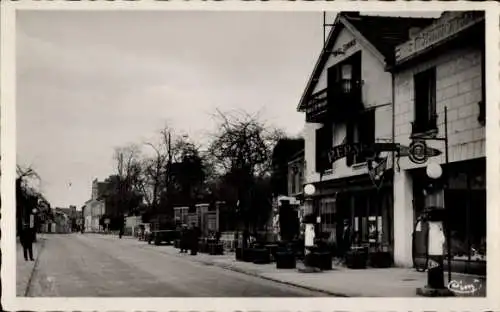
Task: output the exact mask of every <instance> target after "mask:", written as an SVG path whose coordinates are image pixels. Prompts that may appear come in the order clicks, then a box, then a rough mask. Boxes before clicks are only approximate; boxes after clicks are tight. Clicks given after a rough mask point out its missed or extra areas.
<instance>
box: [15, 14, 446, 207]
mask: <svg viewBox="0 0 500 312" xmlns="http://www.w3.org/2000/svg"><path fill="white" fill-rule="evenodd" d="M370 14H374V13H370ZM385 15H386V14H385ZM391 15H413V16H415V15H419V14H415V13H412V14H401V13H393V14H391ZM420 15H426V16H427V15H429V14H428V13H424V14H420ZM431 15H434V16H437V15H439V13H437V14H436V13H432V14H431ZM327 16H328V18H329V22H332V21H333V19H334V17H335V14H334V13H331V14H328V15H327ZM17 24H18V25H17V92H18V93H17V134H18V135H17V158H18V162H19V163H20V164H21V165H24V166H27V165H29V166H32V167H33V168H34V169H35V170H36V171H37V172H38V173H39V175H40V176H41V178H42V183H41V191H42V192H43V193H44V194H45V195H46V197H47V198H48V200H49V201H50V202H51V204H52V206H68V205H77V206H78V207H80V206H82V205H83V203H84V202H85V201H86V200H88V199H89V197H90V194H91V182H92V180H93V179H94V178H99V180H102V179H104V178H106V177H107V176H109V175H110V174H112V173H113V172H114V164H113V151H114V148H115V147H117V146H123V145H127V144H129V143H141V142H143V141H145V140H151V138H153V137H154V136H155V133H157V132H158V130H159V129H161V128H162V127H163V125H165V123H168V124H169V125H170V126H172V127H174V128H175V129H177V130H178V131H181V132H184V133H187V134H189V135H190V136H191V137H192V138H194V139H195V140H197V141H202V140H203V139H204V138H206V136H207V133H210V132H213V129H214V120H213V119H212V117H211V116H212V114H213V113H214V111H215V109H216V108H219V109H221V110H223V111H227V110H231V109H245V110H246V111H248V112H257V111H258V112H260V116H261V117H262V118H263V119H264V120H265V121H266V122H267V123H268V124H270V125H272V126H276V127H279V128H282V129H284V130H285V131H286V132H287V133H288V134H290V135H296V134H298V133H299V132H300V131H301V130H302V129H303V126H304V116H303V115H302V114H301V113H298V112H296V107H297V104H298V102H299V99H300V96H301V94H302V92H303V90H304V87H305V85H306V82H307V80H308V78H309V76H310V74H311V72H312V70H313V67H314V64H315V62H316V60H317V57H318V56H319V52H320V51H321V45H322V36H323V35H322V13H321V12H214V11H212V12H207V11H205V12H201V11H184V12H173V11H162V12H158V11H156V12H154V11H149V12H148V11H142V12H140V11H136V12H132V11H121V12H120V11H114V12H112V11H101V12H98V11H87V12H83V11H79V12H78V11H59V12H58V11H38V12H37V11H18V13H17Z"/></svg>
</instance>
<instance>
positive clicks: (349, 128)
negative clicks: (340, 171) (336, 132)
mask: <svg viewBox="0 0 500 312" xmlns="http://www.w3.org/2000/svg"><path fill="white" fill-rule="evenodd" d="M353 127H354V125H353V123H352V122H348V123H347V124H346V139H345V143H346V144H350V143H353V141H354V128H353ZM353 163H354V155H353V154H347V155H346V165H347V167H351V166H352V165H353Z"/></svg>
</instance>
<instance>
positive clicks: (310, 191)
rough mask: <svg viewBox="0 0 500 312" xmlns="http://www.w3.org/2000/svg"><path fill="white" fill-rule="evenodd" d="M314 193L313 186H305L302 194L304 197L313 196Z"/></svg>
mask: <svg viewBox="0 0 500 312" xmlns="http://www.w3.org/2000/svg"><path fill="white" fill-rule="evenodd" d="M315 192H316V187H315V186H314V185H313V184H306V186H304V193H305V194H306V195H308V196H312V195H314V193H315Z"/></svg>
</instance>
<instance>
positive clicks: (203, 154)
mask: <svg viewBox="0 0 500 312" xmlns="http://www.w3.org/2000/svg"><path fill="white" fill-rule="evenodd" d="M214 117H215V118H216V122H217V128H216V129H218V130H217V131H216V132H215V133H213V134H212V135H211V137H209V143H208V144H207V145H206V146H205V148H204V149H202V147H201V146H200V145H198V144H196V143H195V142H193V141H192V140H191V139H190V138H189V137H188V136H186V135H181V134H179V133H176V132H175V131H174V130H173V129H172V128H169V127H165V128H164V129H162V130H161V131H160V132H159V135H158V139H157V140H156V142H143V143H142V144H134V145H129V146H126V147H120V148H117V149H116V150H115V155H114V159H115V164H116V168H115V170H116V172H115V173H114V174H113V175H112V176H110V177H109V178H108V179H107V186H108V189H107V192H106V200H107V203H106V205H107V208H106V209H107V211H112V212H113V213H114V214H115V215H123V214H135V215H139V214H140V215H143V219H146V220H145V221H147V219H149V218H151V217H152V216H157V215H159V214H164V215H167V216H170V217H172V216H173V207H174V206H190V207H194V205H195V204H196V203H200V202H205V203H207V202H208V203H214V202H215V201H224V202H225V203H226V205H225V207H226V208H227V210H226V211H222V212H221V214H222V215H224V214H225V215H226V216H231V217H230V219H231V222H232V223H233V224H236V223H238V222H240V221H241V222H240V225H241V226H242V227H244V229H246V230H257V229H258V228H261V227H262V226H264V225H265V223H266V222H267V220H268V219H269V216H270V212H271V207H272V186H271V171H272V170H271V169H272V157H271V156H272V153H273V148H274V146H275V145H276V143H277V142H278V140H279V139H281V138H283V137H284V135H283V132H282V131H279V130H277V129H274V128H272V127H269V126H268V125H266V124H265V122H263V121H261V120H260V119H259V117H258V116H256V115H250V114H248V113H245V112H232V113H223V112H220V111H217V112H216V114H215V116H214Z"/></svg>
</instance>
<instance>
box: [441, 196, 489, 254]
mask: <svg viewBox="0 0 500 312" xmlns="http://www.w3.org/2000/svg"><path fill="white" fill-rule="evenodd" d="M446 202H447V205H449V207H448V208H449V209H451V210H452V213H450V214H449V219H448V220H447V221H448V222H446V224H448V226H449V229H450V236H451V245H450V247H451V248H450V249H451V250H450V251H451V257H452V259H453V260H462V261H486V192H485V191H484V190H483V191H481V190H469V191H467V190H449V191H447V194H446ZM447 250H448V249H446V251H447Z"/></svg>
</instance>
